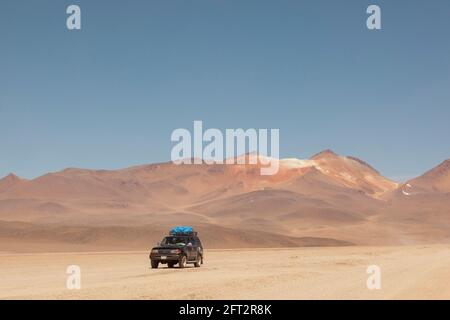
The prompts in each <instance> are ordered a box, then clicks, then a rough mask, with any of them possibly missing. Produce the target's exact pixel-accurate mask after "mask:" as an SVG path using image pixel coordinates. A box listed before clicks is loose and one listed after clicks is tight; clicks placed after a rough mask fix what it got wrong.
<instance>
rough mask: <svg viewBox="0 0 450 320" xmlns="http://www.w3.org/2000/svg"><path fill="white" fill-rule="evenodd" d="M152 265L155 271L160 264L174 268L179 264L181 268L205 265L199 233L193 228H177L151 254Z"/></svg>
mask: <svg viewBox="0 0 450 320" xmlns="http://www.w3.org/2000/svg"><path fill="white" fill-rule="evenodd" d="M150 263H151V266H152V268H153V269H156V268H158V266H159V264H167V266H168V267H169V268H173V267H174V266H175V265H177V264H178V266H179V267H180V268H184V267H186V265H187V264H193V265H194V266H195V267H197V268H198V267H200V265H201V264H203V246H202V243H201V241H200V239H199V238H198V235H197V232H194V231H193V229H192V228H191V227H176V228H173V229H172V230H171V231H170V236H167V237H165V238H164V239H163V240H162V241H161V242H160V243H158V246H157V247H155V248H153V249H152V251H151V252H150Z"/></svg>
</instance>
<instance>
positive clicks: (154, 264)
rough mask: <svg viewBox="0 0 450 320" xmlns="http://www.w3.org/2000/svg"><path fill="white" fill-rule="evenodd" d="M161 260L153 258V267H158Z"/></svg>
mask: <svg viewBox="0 0 450 320" xmlns="http://www.w3.org/2000/svg"><path fill="white" fill-rule="evenodd" d="M158 265H159V261H156V260H152V269H158Z"/></svg>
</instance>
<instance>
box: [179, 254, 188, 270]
mask: <svg viewBox="0 0 450 320" xmlns="http://www.w3.org/2000/svg"><path fill="white" fill-rule="evenodd" d="M186 263H187V259H186V256H181V258H180V261H179V262H178V266H179V267H180V268H181V269H182V268H185V267H186Z"/></svg>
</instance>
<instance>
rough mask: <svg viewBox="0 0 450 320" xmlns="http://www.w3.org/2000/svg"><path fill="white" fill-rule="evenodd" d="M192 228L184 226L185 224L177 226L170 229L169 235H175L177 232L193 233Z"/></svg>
mask: <svg viewBox="0 0 450 320" xmlns="http://www.w3.org/2000/svg"><path fill="white" fill-rule="evenodd" d="M193 233H194V229H193V228H192V227H186V226H178V227H175V228H172V230H170V234H171V235H177V234H193Z"/></svg>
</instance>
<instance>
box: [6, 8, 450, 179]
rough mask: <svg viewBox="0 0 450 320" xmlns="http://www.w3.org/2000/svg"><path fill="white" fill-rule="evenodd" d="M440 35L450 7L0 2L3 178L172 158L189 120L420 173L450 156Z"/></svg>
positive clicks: (446, 28) (292, 148) (449, 76)
mask: <svg viewBox="0 0 450 320" xmlns="http://www.w3.org/2000/svg"><path fill="white" fill-rule="evenodd" d="M70 4H78V5H80V6H81V10H82V30H81V31H69V30H67V29H66V17H67V15H66V13H65V10H66V7H67V6H68V5H70ZM369 4H378V5H380V7H381V9H382V28H383V29H382V30H381V31H375V32H374V31H369V30H367V28H366V25H365V21H366V17H367V14H366V13H365V11H366V8H367V6H368V5H369ZM449 36H450V1H448V0H433V1H425V0H423V1H407V0H403V1H400V0H396V1H379V0H372V1H364V0H345V1H344V0H341V1H336V0H333V1H331V0H329V1H318V0H308V1H301V0H297V1H294V0H292V1H284V0H281V1H280V0H277V1H275V0H272V1H263V0H192V1H186V0H159V1H151V0H150V1H149V0H142V1H137V0H130V1H112V0H109V1H106V0H103V1H100V0H95V1H92V0H89V1H87V0H84V1H75V0H73V1H63V0H52V1H50V0H39V1H29V0H27V1H24V0H2V1H1V4H0V41H1V42H0V176H3V175H6V174H8V173H9V172H15V173H16V174H18V175H20V176H22V177H27V178H33V177H36V176H38V175H41V174H43V173H46V172H48V171H57V170H61V169H63V168H66V167H83V168H104V169H113V168H121V167H127V166H131V165H135V164H142V163H152V162H159V161H168V160H169V159H170V150H171V148H172V146H173V144H172V143H171V142H170V134H171V132H172V130H173V129H175V128H192V125H193V121H194V120H203V121H204V125H205V126H206V127H215V128H221V129H225V128H239V127H243V128H279V129H280V136H281V140H280V149H281V156H282V157H308V156H310V155H311V154H313V153H316V152H318V151H320V150H322V149H325V148H331V149H333V150H335V151H336V152H338V153H340V154H344V155H354V156H357V157H360V158H361V159H363V160H366V161H367V162H369V163H370V164H372V165H373V166H374V167H375V168H377V169H379V170H380V171H381V172H382V173H383V174H384V175H386V176H389V177H409V176H414V175H418V174H421V173H423V172H424V171H425V170H427V169H430V168H431V167H433V166H435V165H437V164H438V163H440V162H441V161H442V160H444V159H446V158H450V148H449V138H450V41H449V39H450V38H449Z"/></svg>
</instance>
